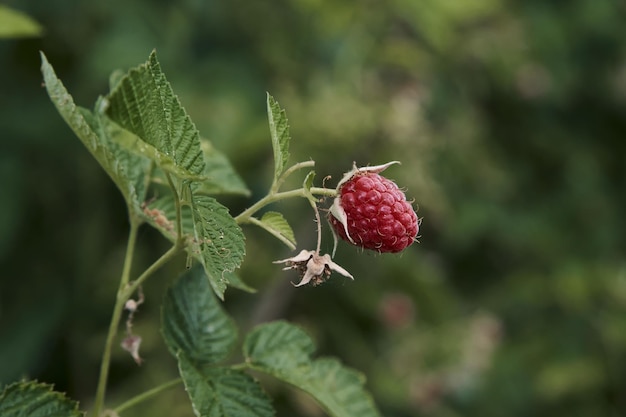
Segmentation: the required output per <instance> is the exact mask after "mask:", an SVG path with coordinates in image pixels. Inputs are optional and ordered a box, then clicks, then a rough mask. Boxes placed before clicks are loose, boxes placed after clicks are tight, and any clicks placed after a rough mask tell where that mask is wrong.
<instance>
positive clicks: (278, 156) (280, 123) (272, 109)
mask: <svg viewBox="0 0 626 417" xmlns="http://www.w3.org/2000/svg"><path fill="white" fill-rule="evenodd" d="M267 118H268V120H269V125H270V136H271V138H272V148H273V149H274V184H275V183H276V182H277V181H278V177H280V174H282V173H283V171H284V169H285V164H286V163H287V160H288V159H289V140H290V139H291V138H290V136H289V123H288V121H287V114H286V113H285V110H283V109H281V108H280V105H279V104H278V102H277V101H276V100H275V99H274V97H272V96H271V95H269V93H268V94H267Z"/></svg>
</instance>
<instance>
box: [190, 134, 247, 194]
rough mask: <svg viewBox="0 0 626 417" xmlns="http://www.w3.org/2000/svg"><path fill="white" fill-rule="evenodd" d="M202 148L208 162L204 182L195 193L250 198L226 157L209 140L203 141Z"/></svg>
mask: <svg viewBox="0 0 626 417" xmlns="http://www.w3.org/2000/svg"><path fill="white" fill-rule="evenodd" d="M201 147H202V152H203V154H204V160H205V162H206V165H205V168H204V173H203V176H204V180H203V181H201V182H199V183H198V184H197V186H196V187H195V189H194V191H195V192H196V193H201V194H239V195H244V196H249V195H250V190H248V187H246V184H245V183H244V182H243V180H242V179H241V177H240V176H239V175H238V174H237V172H236V171H235V170H234V169H233V167H232V165H231V164H230V161H229V160H228V158H227V157H226V155H224V154H223V153H222V152H220V151H218V150H217V149H215V148H214V147H213V145H212V144H211V142H209V141H208V140H202V141H201Z"/></svg>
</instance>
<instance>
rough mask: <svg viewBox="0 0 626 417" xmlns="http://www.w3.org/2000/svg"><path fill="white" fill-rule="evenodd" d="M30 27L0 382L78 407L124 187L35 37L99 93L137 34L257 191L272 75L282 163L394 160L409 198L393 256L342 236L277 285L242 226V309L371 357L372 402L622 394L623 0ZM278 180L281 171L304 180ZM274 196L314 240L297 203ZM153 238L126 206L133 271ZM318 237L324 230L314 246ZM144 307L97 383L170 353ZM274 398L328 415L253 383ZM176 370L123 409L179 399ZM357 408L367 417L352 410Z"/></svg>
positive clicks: (57, 22) (29, 8)
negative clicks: (45, 68)
mask: <svg viewBox="0 0 626 417" xmlns="http://www.w3.org/2000/svg"><path fill="white" fill-rule="evenodd" d="M5 3H6V4H7V5H9V6H11V7H13V8H15V9H19V10H21V11H23V12H26V13H27V14H29V15H30V16H32V17H33V18H35V19H36V20H37V21H38V22H39V23H41V24H42V26H43V27H44V30H45V32H44V34H43V36H41V37H35V38H23V39H2V40H0V201H1V204H0V262H1V265H0V274H1V279H0V384H4V383H7V382H11V381H14V380H17V379H19V378H22V377H28V378H37V379H39V380H42V381H46V382H50V383H54V384H55V385H56V388H57V389H59V390H62V391H65V392H67V393H68V394H69V395H70V396H72V397H74V398H77V399H79V400H81V405H82V407H83V408H87V407H89V404H90V401H91V400H92V395H93V392H94V390H95V383H96V378H97V371H98V364H99V360H100V355H101V349H102V345H103V340H104V336H105V332H106V326H107V324H108V320H109V315H110V311H111V308H112V305H113V301H114V300H113V297H114V293H115V288H116V287H117V280H118V277H119V274H120V272H121V264H122V260H123V253H124V248H125V244H126V233H127V221H126V216H125V212H124V204H123V201H122V198H121V196H120V195H119V194H118V191H117V190H116V189H115V188H114V186H113V184H112V183H111V182H110V181H109V180H108V178H107V177H106V176H105V174H104V172H103V171H102V170H101V169H100V168H99V167H98V166H97V164H96V162H95V161H94V160H92V158H91V157H90V155H89V154H88V153H87V151H86V150H85V149H83V148H82V145H81V144H80V142H79V140H78V139H77V138H76V137H74V136H73V134H72V132H71V131H70V129H69V128H68V127H67V126H66V125H65V124H64V122H63V121H62V119H61V117H60V116H59V115H58V113H57V112H56V110H55V109H54V107H53V105H52V104H51V102H50V100H49V99H48V97H47V95H46V92H45V89H43V88H42V86H41V82H42V77H41V74H40V72H39V65H40V62H39V54H38V51H39V50H42V51H44V52H45V53H46V55H47V57H48V59H49V60H50V62H51V63H52V65H53V66H54V67H55V69H56V71H57V74H58V76H59V77H60V78H61V79H62V80H63V82H64V83H65V84H66V86H67V87H68V89H69V90H70V92H71V93H72V94H73V95H74V98H75V100H76V102H77V103H79V104H80V105H83V106H86V107H91V106H92V103H94V101H95V99H96V97H97V96H98V94H104V93H106V92H107V90H108V87H107V85H108V76H109V74H110V73H111V72H112V71H113V70H115V69H118V68H121V69H127V68H129V67H131V66H135V65H137V64H139V63H142V62H144V61H145V60H146V59H147V57H148V54H149V53H150V51H151V50H152V49H153V48H156V49H157V51H158V54H159V59H160V61H161V64H162V66H163V69H164V71H165V73H166V74H167V76H168V78H169V80H170V82H171V83H172V85H173V87H174V90H175V91H176V92H177V93H178V94H179V95H180V97H181V100H182V103H183V105H184V106H185V107H186V109H187V110H188V112H189V113H190V114H191V116H192V119H193V120H194V121H195V123H196V124H197V125H198V127H199V129H200V131H201V132H202V134H203V135H204V136H205V137H207V138H209V139H211V140H212V141H213V143H214V144H215V146H216V147H218V148H219V149H221V150H222V151H224V152H225V153H226V154H227V155H229V157H231V159H232V162H233V164H234V166H235V167H236V169H237V170H238V171H239V172H240V174H241V175H242V177H243V178H244V179H245V180H246V182H247V183H248V185H249V187H250V188H251V190H252V192H253V198H252V199H245V198H234V197H229V198H222V199H221V201H222V202H223V203H224V204H226V205H227V206H228V207H229V208H230V209H231V212H232V213H233V214H236V213H239V212H240V211H241V210H243V209H245V208H246V207H247V206H249V205H250V204H251V203H252V202H253V201H254V199H255V198H256V199H258V198H260V197H261V196H263V195H264V193H265V191H266V189H267V188H268V186H269V183H270V181H271V177H270V176H271V171H272V166H273V163H272V150H271V146H270V140H269V133H268V129H267V121H266V114H265V92H266V91H269V92H270V93H272V94H273V95H274V96H275V97H276V98H277V100H278V101H279V102H280V103H281V105H282V106H283V107H285V108H286V110H287V114H288V117H289V120H290V123H291V133H292V137H293V140H292V143H291V153H292V159H291V161H292V162H296V161H300V160H307V159H314V160H315V161H316V163H317V168H316V171H317V173H318V183H319V182H320V181H321V179H322V178H323V177H324V176H326V175H332V179H331V180H328V182H327V185H328V186H331V187H332V186H334V184H336V181H337V180H338V179H339V178H341V174H342V173H343V172H345V171H347V170H349V169H350V168H351V165H352V162H353V161H356V162H357V163H358V164H360V165H366V164H379V163H383V162H386V161H389V160H396V159H397V160H400V161H401V162H402V165H401V166H394V167H392V168H390V169H389V170H388V171H387V176H389V177H391V178H393V179H394V180H396V182H397V183H398V184H399V185H400V186H401V187H405V188H406V190H407V194H408V196H409V198H414V199H415V202H416V204H417V205H418V206H419V211H418V215H419V216H420V217H423V223H422V227H421V230H420V234H421V238H420V243H419V244H415V245H413V246H411V247H410V248H409V249H408V250H407V251H406V252H405V253H403V254H402V255H372V254H369V253H362V251H359V250H357V249H355V248H353V247H350V246H348V245H346V244H341V245H340V247H339V250H338V254H337V257H336V261H337V262H338V263H339V264H341V265H342V266H344V267H345V268H346V269H348V270H349V271H350V272H351V273H352V274H353V275H354V276H355V277H356V280H355V281H354V282H348V281H346V280H345V279H344V278H342V277H340V276H336V277H334V278H333V279H332V280H331V281H330V282H328V283H327V284H325V285H323V286H320V287H317V288H302V289H294V288H293V287H292V286H291V285H290V284H289V280H295V279H296V278H297V277H295V276H294V275H293V274H289V273H285V272H282V271H280V268H279V267H278V266H276V265H274V264H272V263H271V261H272V260H274V259H282V258H286V257H288V256H291V254H290V252H289V251H288V250H287V249H286V248H285V247H284V246H281V244H280V243H279V242H277V241H274V240H272V238H271V237H270V236H269V235H267V234H265V233H263V232H262V231H260V230H255V229H252V228H249V227H247V228H245V233H246V237H247V251H248V256H247V258H246V260H245V262H244V265H243V267H242V271H241V275H242V277H243V278H244V280H246V281H247V282H248V283H250V284H251V285H253V286H255V287H256V288H258V290H259V291H258V293H257V294H254V295H250V294H245V293H242V292H239V291H237V290H229V292H228V293H227V294H226V296H227V299H226V304H225V306H226V308H227V309H228V310H229V311H230V312H231V313H232V314H233V315H234V316H235V317H236V318H237V320H238V323H239V324H240V327H241V332H242V334H243V332H244V331H245V330H246V329H248V328H249V327H250V326H252V325H254V324H255V323H258V322H263V321H267V320H270V319H276V318H286V319H289V320H292V321H294V322H296V323H299V324H301V325H303V326H304V327H305V328H306V329H307V331H309V332H310V333H311V334H312V335H313V336H314V337H315V339H316V340H317V342H318V344H319V347H320V349H319V352H320V354H322V355H336V356H338V357H340V358H341V359H342V360H343V361H344V362H345V363H346V364H348V365H350V366H352V367H354V368H357V369H359V370H361V371H362V372H363V373H364V374H365V375H366V376H367V378H368V383H367V386H368V388H369V389H370V390H371V392H372V393H373V395H374V397H375V399H376V401H377V403H378V405H379V407H380V409H381V411H382V413H383V415H385V416H388V417H404V416H438V417H439V416H441V417H448V416H481V417H489V416H503V415H506V416H544V415H545V416H555V415H563V416H624V415H626V254H625V250H626V234H625V233H624V232H625V230H626V224H625V221H624V213H625V212H626V192H625V191H626V24H624V21H625V19H626V2H624V1H623V0H596V1H583V0H569V1H552V2H547V1H544V0H525V1H521V0H520V1H513V0H464V1H461V0H390V1H375V0H369V1H363V2H358V3H357V2H352V1H346V0H335V1H324V0H256V1H242V0H231V1H225V0H213V1H205V0H182V1H177V2H172V1H165V0H159V1H147V0H143V1H120V0H110V1H100V2H91V1H86V0H82V1H81V0H50V1H41V0H22V1H7V2H5ZM299 181H300V179H298V178H295V179H294V181H293V183H292V185H293V186H298V184H299ZM273 209H278V210H281V211H283V212H284V213H285V215H286V217H287V218H288V220H289V221H290V222H291V224H292V225H293V227H294V229H295V231H296V237H297V238H298V240H299V244H300V247H301V248H307V249H310V248H312V247H313V245H314V241H315V228H314V223H313V216H312V213H311V211H310V208H308V207H307V204H306V202H304V201H293V202H288V203H285V204H282V205H280V206H277V207H273ZM167 246H168V245H167V243H166V242H165V241H164V239H162V238H161V237H160V235H158V233H156V232H154V231H152V230H149V229H148V228H145V229H142V232H141V235H140V248H139V250H138V252H137V259H136V263H135V267H136V270H137V271H140V270H141V268H142V267H145V266H147V265H148V264H149V263H151V262H152V261H153V260H154V259H156V257H158V256H159V254H160V253H162V251H164V250H165V249H166V248H167ZM331 248H332V239H331V238H330V235H329V233H328V231H326V232H325V235H324V243H323V250H325V251H329V250H330V249H331ZM184 262H185V260H184V259H182V258H181V259H180V260H178V262H176V263H174V264H172V265H170V266H169V267H167V268H165V269H163V270H161V271H160V273H159V274H158V275H157V276H155V277H154V278H153V279H152V281H149V283H148V285H147V287H146V288H145V291H146V296H147V302H146V304H144V305H143V306H142V309H141V310H140V312H139V313H138V314H137V315H136V318H135V329H136V330H137V333H139V334H141V335H142V336H143V338H144V342H143V345H142V351H141V353H142V356H143V357H144V359H145V363H144V365H142V366H141V367H137V366H136V365H135V364H134V362H133V361H132V359H131V358H130V357H129V355H127V354H126V353H125V352H123V351H122V350H121V349H118V350H117V351H116V352H115V354H114V358H113V365H112V373H111V381H110V385H109V397H108V403H109V405H110V406H114V405H116V404H119V403H120V402H122V401H124V400H125V399H127V398H128V397H129V396H131V395H134V394H137V393H140V392H142V391H144V390H146V389H148V388H150V387H152V386H154V385H156V384H158V383H159V382H163V381H165V380H167V379H170V378H173V377H175V375H176V368H175V361H174V359H173V358H171V357H170V356H169V354H168V353H167V352H166V350H165V348H164V346H163V343H162V342H161V340H160V335H159V319H158V317H159V305H160V301H161V298H162V296H163V292H164V289H165V287H166V285H167V283H168V282H170V281H171V280H172V278H173V276H175V275H176V274H177V273H178V271H179V270H180V269H181V267H182V265H184ZM265 387H266V389H267V390H268V391H269V392H270V394H271V395H272V396H273V397H274V398H275V405H276V407H277V409H278V416H294V415H299V416H319V415H322V414H321V412H320V410H319V409H318V408H316V406H315V405H314V404H312V403H311V401H310V400H308V399H307V398H306V397H305V396H303V395H302V394H299V393H297V392H295V391H293V390H291V389H289V388H287V387H284V386H282V385H278V384H274V383H273V382H271V381H267V383H266V385H265ZM185 395H186V394H185V393H184V391H183V390H182V388H180V389H171V390H169V391H167V392H166V393H164V394H162V395H160V396H159V397H158V398H156V399H154V400H153V401H150V402H147V403H145V404H142V405H140V406H137V407H136V408H133V409H131V410H129V411H128V412H127V413H124V416H147V415H155V416H160V415H168V416H191V415H193V413H192V410H191V408H190V405H189V403H188V401H187V400H186V399H185ZM355 417H358V416H355Z"/></svg>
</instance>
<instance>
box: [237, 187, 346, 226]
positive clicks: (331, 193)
mask: <svg viewBox="0 0 626 417" xmlns="http://www.w3.org/2000/svg"><path fill="white" fill-rule="evenodd" d="M309 193H310V194H313V195H319V196H325V197H335V196H336V195H337V190H335V189H330V188H323V187H311V188H310V189H308V190H306V189H305V188H304V187H302V188H298V189H295V190H291V191H283V192H276V193H272V192H270V193H269V194H268V195H266V196H265V197H263V198H262V199H260V200H259V201H257V202H256V203H254V204H253V205H252V206H250V207H249V208H247V209H246V210H244V211H242V212H241V213H240V214H239V215H238V216H236V217H235V221H236V222H237V224H244V223H249V222H250V217H252V215H254V214H255V213H256V212H257V211H259V210H260V209H262V208H263V207H265V206H267V205H269V204H272V203H275V202H277V201H281V200H286V199H288V198H293V197H304V198H307V199H308V196H309Z"/></svg>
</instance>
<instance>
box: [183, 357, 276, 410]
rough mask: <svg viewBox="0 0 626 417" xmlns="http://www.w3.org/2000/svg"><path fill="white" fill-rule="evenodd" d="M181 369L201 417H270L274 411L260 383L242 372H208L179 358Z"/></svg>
mask: <svg viewBox="0 0 626 417" xmlns="http://www.w3.org/2000/svg"><path fill="white" fill-rule="evenodd" d="M178 368H179V371H180V375H181V377H182V378H183V382H184V383H185V389H186V391H187V393H188V394H189V398H190V399H191V403H192V405H193V411H194V413H195V415H196V416H198V417H270V416H273V415H274V409H273V408H272V404H271V402H270V399H269V398H268V396H267V394H266V393H265V392H264V391H263V389H262V388H261V386H260V385H259V383H258V382H257V381H256V380H255V379H254V378H252V377H251V376H250V375H248V374H246V373H244V372H243V371H239V370H234V369H229V368H221V367H217V368H208V367H202V366H198V365H196V364H194V363H193V362H192V361H189V360H188V359H186V358H185V356H184V354H182V353H181V354H180V355H179V356H178Z"/></svg>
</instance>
